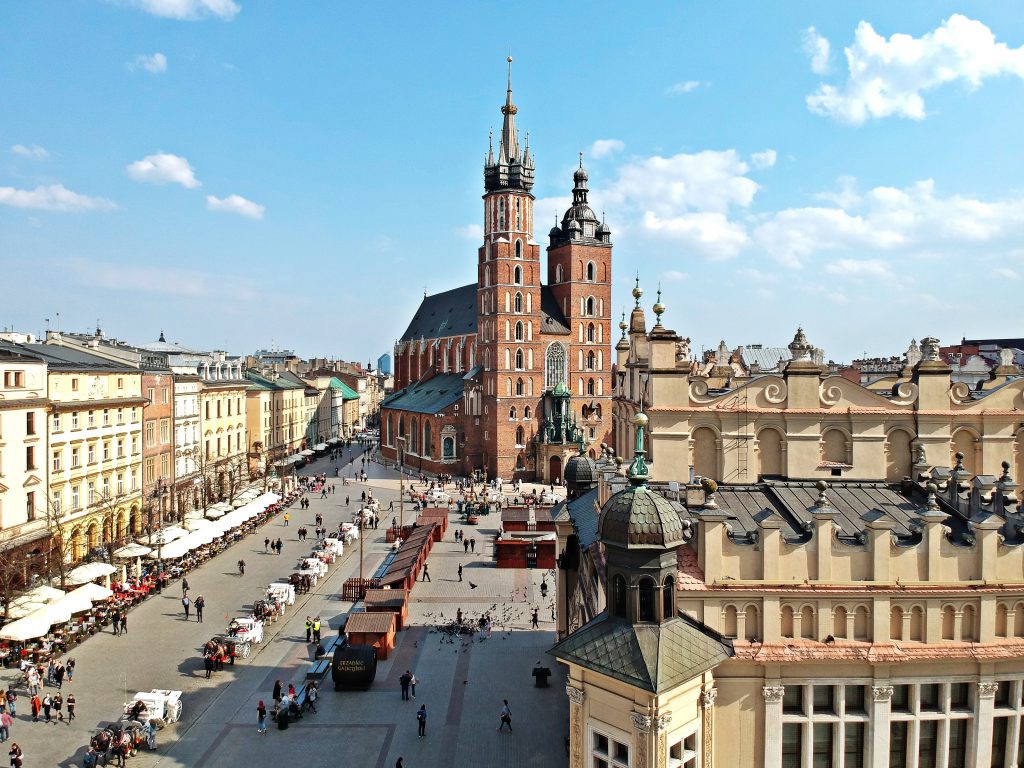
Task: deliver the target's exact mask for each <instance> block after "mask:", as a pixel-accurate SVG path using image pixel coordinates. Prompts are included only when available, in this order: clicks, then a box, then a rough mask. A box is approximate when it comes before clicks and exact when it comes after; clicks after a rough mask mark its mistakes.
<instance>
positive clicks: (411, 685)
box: [409, 672, 417, 699]
mask: <svg viewBox="0 0 1024 768" xmlns="http://www.w3.org/2000/svg"><path fill="white" fill-rule="evenodd" d="M416 683H417V680H416V673H415V672H413V673H412V675H411V676H410V677H409V690H410V691H412V697H413V698H414V699H415V698H416Z"/></svg>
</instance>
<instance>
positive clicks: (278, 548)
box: [277, 539, 284, 555]
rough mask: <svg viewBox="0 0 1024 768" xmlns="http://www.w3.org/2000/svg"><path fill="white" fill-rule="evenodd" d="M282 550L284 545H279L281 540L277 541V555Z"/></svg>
mask: <svg viewBox="0 0 1024 768" xmlns="http://www.w3.org/2000/svg"><path fill="white" fill-rule="evenodd" d="M282 549H284V544H282V543H281V539H278V540H277V554H279V555H280V554H281V550H282Z"/></svg>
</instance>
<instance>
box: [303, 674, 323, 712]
mask: <svg viewBox="0 0 1024 768" xmlns="http://www.w3.org/2000/svg"><path fill="white" fill-rule="evenodd" d="M319 696H320V689H319V688H317V687H316V681H315V680H311V681H310V683H309V685H307V686H306V704H308V705H309V708H310V709H311V710H313V714H314V715H315V714H316V700H317V698H319Z"/></svg>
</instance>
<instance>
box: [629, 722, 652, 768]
mask: <svg viewBox="0 0 1024 768" xmlns="http://www.w3.org/2000/svg"><path fill="white" fill-rule="evenodd" d="M629 717H630V720H632V721H633V754H634V755H636V761H635V762H634V763H633V765H634V768H649V767H650V765H651V763H650V753H651V746H652V745H651V741H652V739H651V726H652V725H653V724H654V723H653V718H652V717H651V716H650V715H645V714H643V713H642V712H634V713H633V714H631V715H630V716H629Z"/></svg>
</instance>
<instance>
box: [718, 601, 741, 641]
mask: <svg viewBox="0 0 1024 768" xmlns="http://www.w3.org/2000/svg"><path fill="white" fill-rule="evenodd" d="M738 615H739V612H738V611H737V610H736V606H735V605H727V606H725V615H724V616H723V617H722V634H723V635H725V636H726V637H736V635H737V634H738V631H739V630H738V628H737V625H738V623H739V622H738V621H737V616H738Z"/></svg>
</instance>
